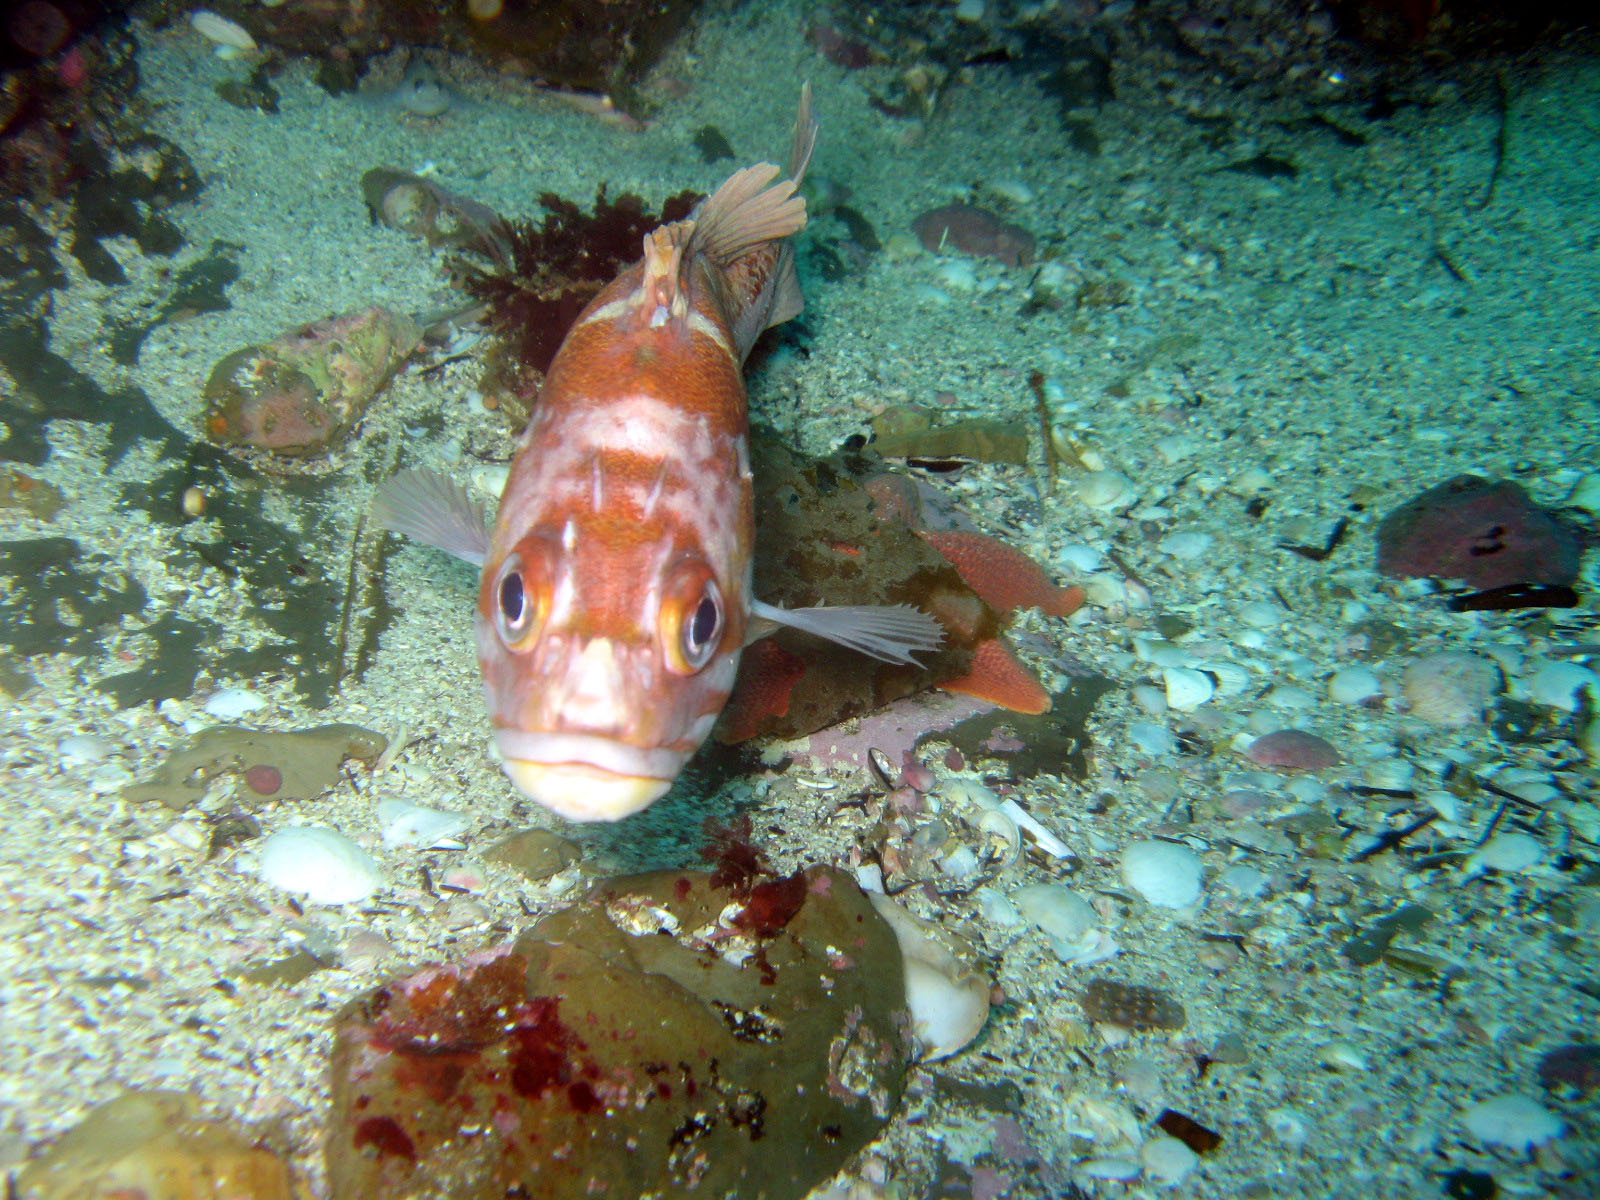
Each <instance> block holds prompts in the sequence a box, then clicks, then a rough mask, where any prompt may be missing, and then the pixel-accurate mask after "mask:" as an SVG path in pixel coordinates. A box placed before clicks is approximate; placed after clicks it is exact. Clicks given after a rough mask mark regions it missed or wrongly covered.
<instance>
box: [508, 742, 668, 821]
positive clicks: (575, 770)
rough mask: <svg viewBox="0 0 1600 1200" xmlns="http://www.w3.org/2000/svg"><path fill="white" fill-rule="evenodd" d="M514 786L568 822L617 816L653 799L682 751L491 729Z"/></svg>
mask: <svg viewBox="0 0 1600 1200" xmlns="http://www.w3.org/2000/svg"><path fill="white" fill-rule="evenodd" d="M495 747H496V749H498V750H499V752H500V755H501V758H502V760H503V761H502V762H501V764H500V765H501V768H502V769H503V770H504V771H505V773H506V775H507V777H508V778H510V780H511V782H512V783H514V784H516V785H517V789H518V790H519V791H520V792H522V794H523V795H525V796H527V797H528V798H529V799H530V800H533V801H535V802H537V803H539V804H541V805H543V806H544V807H545V808H548V809H549V810H550V811H551V812H554V813H556V814H557V815H558V816H563V817H566V818H567V819H568V820H569V821H618V820H621V819H622V818H623V817H626V816H631V815H632V814H633V813H636V812H638V811H639V810H640V809H643V808H645V807H647V806H648V805H649V804H651V803H652V802H654V801H656V800H659V799H660V798H661V797H662V796H664V795H665V794H666V792H667V789H668V788H670V787H671V786H672V781H673V780H674V779H676V778H677V777H678V773H679V771H681V770H682V769H683V764H684V762H685V761H686V759H687V758H688V755H686V754H683V753H681V752H679V751H676V750H667V749H662V748H657V747H646V746H633V745H629V744H628V743H627V742H621V741H617V740H616V739H615V738H608V737H599V736H595V735H593V734H570V733H530V732H527V731H525V730H521V729H499V730H496V731H495Z"/></svg>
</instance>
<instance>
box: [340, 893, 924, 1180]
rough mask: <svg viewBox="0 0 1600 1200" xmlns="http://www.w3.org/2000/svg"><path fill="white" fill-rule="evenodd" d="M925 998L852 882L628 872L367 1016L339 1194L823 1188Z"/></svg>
mask: <svg viewBox="0 0 1600 1200" xmlns="http://www.w3.org/2000/svg"><path fill="white" fill-rule="evenodd" d="M905 1003H906V999H905V983H904V973H903V968H902V965H901V955H900V950H899V948H898V946H897V945H896V941H895V934H894V932H893V931H892V930H891V929H890V928H889V926H888V925H887V924H886V923H885V922H884V921H883V920H882V919H881V918H879V917H878V916H877V915H876V914H875V913H874V911H873V909H872V906H871V904H870V903H869V901H868V900H867V898H866V896H864V895H863V893H862V892H861V890H860V888H858V887H857V886H856V884H855V883H854V882H853V881H852V880H851V879H850V877H849V876H848V875H846V874H843V873H842V872H839V871H835V870H833V869H831V868H826V867H813V868H811V869H809V870H807V871H804V872H802V873H799V874H796V875H793V876H790V877H788V878H786V879H768V880H763V881H761V882H756V883H753V884H752V883H750V882H748V881H747V882H746V883H745V884H744V885H743V886H742V887H739V888H737V889H736V888H734V887H730V886H720V885H717V884H713V882H712V880H711V877H710V876H708V875H705V874H703V873H699V872H688V871H661V872H655V873H652V874H647V875H637V876H631V877H627V878H622V879H615V880H611V881H609V882H607V883H605V884H602V885H601V886H599V887H597V888H596V889H594V891H592V892H591V893H590V894H589V895H588V896H587V897H585V898H584V899H583V900H581V901H580V902H578V903H577V904H575V905H574V906H572V907H570V908H568V909H565V910H563V911H561V912H558V913H554V914H552V915H550V916H547V917H545V918H543V919H542V920H540V921H539V922H537V923H536V924H535V925H534V926H532V927H531V928H530V929H528V930H527V931H526V932H525V933H523V934H522V935H521V936H520V937H518V938H517V939H516V940H515V941H514V942H510V943H506V944H503V945H500V946H497V947H493V948H491V949H488V950H485V951H481V952H479V953H476V954H473V955H471V956H469V957H467V958H465V959H463V960H461V961H459V962H456V963H453V964H448V965H443V966H437V967H432V968H429V969H426V970H424V971H422V972H421V973H419V974H417V975H414V976H411V977H410V978H408V979H403V980H399V981H397V982H395V983H393V984H391V985H389V986H387V987H383V988H380V989H378V990H376V991H374V992H372V993H369V994H368V995H367V996H365V997H363V998H361V999H359V1000H357V1001H356V1002H355V1003H354V1004H352V1005H351V1006H350V1007H349V1008H347V1009H346V1010H345V1011H344V1013H343V1014H342V1015H341V1016H340V1017H339V1019H338V1022H337V1027H336V1032H335V1049H334V1057H333V1071H332V1079H333V1084H332V1089H333V1111H332V1118H331V1124H330V1129H331V1133H330V1135H329V1140H328V1177H329V1185H330V1189H329V1190H330V1195H331V1196H332V1198H333V1200H355V1198H357V1197H360V1198H361V1200H384V1198H386V1197H400V1196H405V1197H415V1198H416V1200H427V1198H435V1200H444V1198H445V1197H449V1198H450V1200H478V1198H484V1200H488V1198H490V1197H492V1198H493V1200H503V1198H504V1197H505V1196H507V1195H530V1196H532V1195H537V1196H540V1197H544V1198H551V1200H566V1198H570V1200H578V1198H580V1197H581V1198H585V1200H603V1198H606V1197H612V1198H620V1197H629V1198H631V1197H636V1196H640V1195H648V1194H660V1195H685V1194H689V1193H690V1192H691V1190H692V1192H693V1194H696V1195H705V1196H725V1195H749V1196H756V1195H760V1196H763V1197H765V1198H767V1200H787V1198H798V1197H801V1196H803V1195H805V1193H806V1192H807V1191H809V1190H810V1189H811V1188H812V1187H814V1186H815V1185H817V1184H819V1183H821V1182H822V1181H823V1180H825V1179H827V1178H828V1177H829V1176H831V1175H833V1174H834V1173H835V1172H836V1171H837V1170H838V1169H839V1168H840V1167H841V1166H842V1165H843V1164H844V1162H845V1160H846V1159H847V1158H849V1157H850V1156H851V1155H853V1154H854V1153H856V1151H858V1150H859V1149H861V1147H863V1146H864V1145H866V1144H867V1143H868V1142H869V1141H871V1140H872V1139H873V1138H874V1137H875V1136H877V1134H878V1132H879V1131H880V1130H881V1129H882V1127H883V1125H884V1124H885V1123H886V1122H887V1120H888V1118H889V1116H890V1114H891V1113H893V1111H894V1109H895V1107H896V1105H897V1104H898V1102H899V1099H900V1094H901V1090H902V1086H903V1081H904V1073H905V1069H906V1064H907V1062H908V1061H909V1057H910V1052H911V1045H910V1040H909V1036H908V1029H907V1022H906V1012H905Z"/></svg>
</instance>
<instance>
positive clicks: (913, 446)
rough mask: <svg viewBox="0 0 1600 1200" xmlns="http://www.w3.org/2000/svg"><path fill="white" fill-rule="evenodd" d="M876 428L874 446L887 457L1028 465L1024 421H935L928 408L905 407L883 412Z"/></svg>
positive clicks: (874, 425)
mask: <svg viewBox="0 0 1600 1200" xmlns="http://www.w3.org/2000/svg"><path fill="white" fill-rule="evenodd" d="M872 429H873V434H874V437H873V439H872V448H873V449H874V450H876V451H877V452H878V453H879V454H881V455H883V457H884V458H906V459H966V460H969V461H972V462H988V463H1011V464H1013V465H1015V466H1022V467H1025V466H1027V465H1028V427H1027V425H1026V424H1025V423H1024V422H1022V421H998V420H994V419H993V418H988V417H974V418H972V419H970V420H965V421H946V422H943V423H942V424H935V423H934V421H933V418H932V416H931V415H930V414H928V413H927V412H926V411H924V410H922V409H916V408H909V407H904V406H902V407H899V408H894V409H887V410H885V411H884V412H882V413H879V414H878V415H877V416H876V417H874V418H873V419H872Z"/></svg>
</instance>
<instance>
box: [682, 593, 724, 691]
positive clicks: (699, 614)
mask: <svg viewBox="0 0 1600 1200" xmlns="http://www.w3.org/2000/svg"><path fill="white" fill-rule="evenodd" d="M721 632H722V593H720V592H719V591H717V584H716V581H715V580H710V579H708V580H706V590H705V591H703V592H702V593H700V603H699V604H697V605H695V609H694V615H693V616H691V617H690V618H689V619H688V620H687V621H686V622H684V626H683V658H684V661H685V662H688V663H692V664H693V665H694V666H695V667H696V668H697V669H698V668H699V667H703V666H705V665H706V663H707V662H709V661H710V659H711V654H712V652H713V651H714V650H716V648H717V642H718V641H720V640H721V638H720V637H719V636H718V635H720V634H721Z"/></svg>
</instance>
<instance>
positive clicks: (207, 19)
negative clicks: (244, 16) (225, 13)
mask: <svg viewBox="0 0 1600 1200" xmlns="http://www.w3.org/2000/svg"><path fill="white" fill-rule="evenodd" d="M189 24H190V25H192V26H194V31H195V32H196V33H198V34H199V35H200V36H201V37H203V38H205V39H206V40H207V41H211V42H215V43H216V44H217V53H218V54H223V53H224V52H225V51H229V50H231V51H233V52H234V53H235V54H253V53H255V51H256V50H257V49H258V47H257V46H256V40H255V38H253V37H251V36H250V31H249V30H248V29H246V28H245V27H244V26H243V25H240V24H239V23H238V22H236V21H230V20H228V18H227V17H222V16H218V15H217V14H216V13H214V12H212V11H211V10H210V9H206V8H197V9H195V10H194V11H193V12H192V13H190V14H189Z"/></svg>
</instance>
